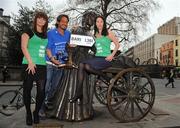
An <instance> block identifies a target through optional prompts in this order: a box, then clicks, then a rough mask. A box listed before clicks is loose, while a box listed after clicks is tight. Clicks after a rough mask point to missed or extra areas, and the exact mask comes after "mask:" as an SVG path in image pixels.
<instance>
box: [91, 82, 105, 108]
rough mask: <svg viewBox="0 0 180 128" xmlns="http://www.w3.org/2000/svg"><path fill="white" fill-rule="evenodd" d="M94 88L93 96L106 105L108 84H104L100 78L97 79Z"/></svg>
mask: <svg viewBox="0 0 180 128" xmlns="http://www.w3.org/2000/svg"><path fill="white" fill-rule="evenodd" d="M94 90H95V91H94V94H95V97H96V99H97V100H98V101H99V103H101V104H103V105H107V92H108V85H107V84H105V83H104V82H103V81H102V80H100V79H97V80H96V83H95V86H94Z"/></svg>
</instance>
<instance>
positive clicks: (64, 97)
mask: <svg viewBox="0 0 180 128" xmlns="http://www.w3.org/2000/svg"><path fill="white" fill-rule="evenodd" d="M95 17H96V14H95V13H94V12H87V13H85V14H84V15H83V19H82V26H81V27H80V26H79V27H76V28H73V30H72V34H79V35H89V34H90V28H91V26H93V23H94V19H95ZM71 50H72V51H71V52H72V61H73V63H75V65H78V64H79V63H80V62H81V61H83V60H85V59H88V58H91V57H92V54H90V53H92V52H89V51H90V50H91V51H94V49H93V48H92V47H85V46H76V47H74V48H72V49H71ZM77 73H78V68H65V69H64V74H63V77H62V79H61V80H60V81H59V86H58V89H57V91H56V93H55V96H54V97H53V98H52V101H51V102H52V105H49V106H47V109H46V115H47V116H48V117H55V118H58V119H60V120H68V121H82V120H87V119H91V118H92V117H93V114H94V112H93V106H92V99H93V88H94V82H95V77H94V76H93V75H86V76H85V79H84V81H83V84H86V86H83V87H85V88H83V98H82V100H77V101H76V102H74V103H70V102H69V99H70V98H72V97H73V96H74V95H75V90H76V87H77Z"/></svg>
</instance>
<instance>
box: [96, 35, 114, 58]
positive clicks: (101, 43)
mask: <svg viewBox="0 0 180 128" xmlns="http://www.w3.org/2000/svg"><path fill="white" fill-rule="evenodd" d="M95 42H96V43H95V46H96V56H102V57H106V56H108V55H110V54H111V47H110V46H111V39H109V38H108V37H107V36H101V37H98V38H96V39H95Z"/></svg>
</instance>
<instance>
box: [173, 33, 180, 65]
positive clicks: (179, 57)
mask: <svg viewBox="0 0 180 128" xmlns="http://www.w3.org/2000/svg"><path fill="white" fill-rule="evenodd" d="M174 65H175V66H180V36H177V37H176V39H175V40H174Z"/></svg>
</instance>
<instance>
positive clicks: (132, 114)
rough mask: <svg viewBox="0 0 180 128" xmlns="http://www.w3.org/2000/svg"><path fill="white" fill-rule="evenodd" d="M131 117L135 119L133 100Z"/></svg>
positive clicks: (132, 102)
mask: <svg viewBox="0 0 180 128" xmlns="http://www.w3.org/2000/svg"><path fill="white" fill-rule="evenodd" d="M131 116H132V117H133V118H134V101H133V100H131Z"/></svg>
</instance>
